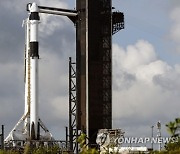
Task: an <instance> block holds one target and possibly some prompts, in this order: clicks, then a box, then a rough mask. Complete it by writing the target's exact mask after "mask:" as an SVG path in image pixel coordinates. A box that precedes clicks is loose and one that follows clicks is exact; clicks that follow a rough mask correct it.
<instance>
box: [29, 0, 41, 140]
mask: <svg viewBox="0 0 180 154" xmlns="http://www.w3.org/2000/svg"><path fill="white" fill-rule="evenodd" d="M39 20H40V18H39V9H38V6H37V4H36V3H32V5H31V6H30V16H29V21H30V62H31V70H30V71H31V74H30V83H31V108H30V125H31V126H30V129H31V131H30V132H31V139H33V140H34V139H37V137H38V119H39V117H38V60H39V51H38V50H39V43H38V24H39Z"/></svg>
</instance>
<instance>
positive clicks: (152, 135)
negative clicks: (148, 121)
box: [151, 126, 154, 151]
mask: <svg viewBox="0 0 180 154" xmlns="http://www.w3.org/2000/svg"><path fill="white" fill-rule="evenodd" d="M153 128H154V126H151V129H152V132H151V133H152V134H151V137H152V139H151V140H153V137H154V133H153ZM151 148H152V151H153V142H152V143H151Z"/></svg>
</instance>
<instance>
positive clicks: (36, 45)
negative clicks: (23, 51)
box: [30, 42, 39, 58]
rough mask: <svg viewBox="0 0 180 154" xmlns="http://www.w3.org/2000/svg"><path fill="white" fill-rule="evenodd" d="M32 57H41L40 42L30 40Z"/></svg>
mask: <svg viewBox="0 0 180 154" xmlns="http://www.w3.org/2000/svg"><path fill="white" fill-rule="evenodd" d="M30 57H32V58H34V57H38V58H39V43H38V42H30Z"/></svg>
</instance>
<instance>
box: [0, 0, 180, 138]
mask: <svg viewBox="0 0 180 154" xmlns="http://www.w3.org/2000/svg"><path fill="white" fill-rule="evenodd" d="M34 1H35V2H37V3H38V4H40V5H45V6H55V7H60V8H69V9H73V8H74V6H75V0H51V1H46V0H34ZM28 2H29V1H25V0H13V1H11V0H1V1H0V21H1V22H0V124H4V125H5V128H6V129H5V130H6V135H7V134H8V132H9V131H10V130H11V129H12V128H13V127H14V125H15V124H16V122H17V121H18V120H19V118H20V117H21V116H22V114H23V111H24V80H23V78H24V59H23V58H24V28H23V27H22V22H23V20H24V19H25V18H27V16H28V14H27V12H26V10H25V8H26V4H27V3H28ZM113 5H114V6H115V8H116V10H119V11H122V12H124V15H125V29H124V30H122V31H120V32H118V33H117V34H115V35H114V36H113V127H114V128H122V129H123V130H124V131H125V132H126V135H128V136H137V135H138V136H150V135H151V126H152V125H156V123H157V121H159V120H160V121H161V123H162V127H163V128H162V131H163V135H164V136H166V135H167V134H166V131H165V126H164V125H165V124H166V123H167V122H169V121H171V120H173V119H174V118H176V117H180V111H179V110H180V103H179V100H180V81H179V80H178V79H179V78H178V77H179V76H180V28H179V27H180V17H179V14H180V2H179V0H166V1H165V0H158V1H157V0H136V1H134V0H113ZM74 55H75V28H74V25H73V24H72V22H71V21H69V20H68V19H67V18H65V17H59V16H51V15H41V23H40V66H39V67H40V102H39V103H40V117H41V119H42V121H44V123H45V124H46V125H47V127H48V128H49V130H50V131H51V132H52V134H54V136H56V138H57V139H59V138H65V126H67V125H68V57H70V56H71V57H75V56H74ZM154 134H155V135H156V134H157V130H156V127H155V129H154Z"/></svg>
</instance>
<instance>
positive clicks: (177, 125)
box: [166, 118, 180, 137]
mask: <svg viewBox="0 0 180 154" xmlns="http://www.w3.org/2000/svg"><path fill="white" fill-rule="evenodd" d="M166 127H167V131H168V133H169V134H170V135H171V136H173V137H175V136H178V135H179V134H178V131H179V130H180V118H176V119H175V120H174V121H170V122H169V123H168V124H166Z"/></svg>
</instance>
